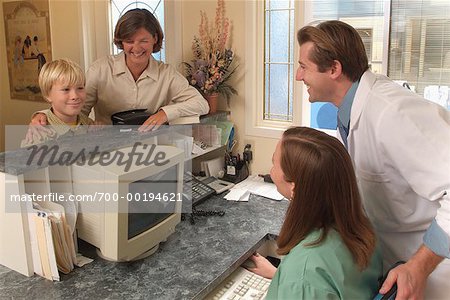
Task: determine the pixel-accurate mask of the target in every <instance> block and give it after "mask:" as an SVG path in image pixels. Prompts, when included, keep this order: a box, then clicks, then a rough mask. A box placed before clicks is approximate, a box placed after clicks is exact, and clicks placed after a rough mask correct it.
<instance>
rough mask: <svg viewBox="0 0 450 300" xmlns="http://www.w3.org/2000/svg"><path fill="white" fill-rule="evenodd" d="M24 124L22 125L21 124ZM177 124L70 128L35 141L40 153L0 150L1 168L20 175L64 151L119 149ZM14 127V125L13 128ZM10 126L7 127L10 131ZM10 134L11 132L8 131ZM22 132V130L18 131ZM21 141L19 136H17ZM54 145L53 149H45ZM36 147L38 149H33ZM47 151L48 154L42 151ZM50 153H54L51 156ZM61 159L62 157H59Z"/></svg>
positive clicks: (164, 132) (19, 149)
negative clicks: (155, 127)
mask: <svg viewBox="0 0 450 300" xmlns="http://www.w3.org/2000/svg"><path fill="white" fill-rule="evenodd" d="M21 127H23V126H21ZM179 127H180V126H162V127H161V128H160V129H159V130H157V131H150V132H139V131H138V130H137V129H138V128H139V126H105V127H104V128H102V129H99V130H93V131H90V132H87V133H85V134H76V133H74V132H72V131H69V132H68V133H67V134H65V135H62V136H60V137H58V138H57V139H55V140H50V141H48V142H46V143H42V144H37V145H36V146H37V147H38V148H37V149H42V150H39V152H37V153H39V154H36V155H34V154H32V153H33V149H32V148H31V147H25V148H18V149H15V150H12V151H6V152H2V153H0V172H4V173H8V174H12V175H20V174H23V173H26V172H27V171H31V170H36V169H40V168H45V167H47V166H49V165H51V164H52V161H53V163H54V162H58V161H59V158H60V157H64V153H70V154H71V157H73V158H75V157H76V156H77V155H78V154H79V153H81V152H82V153H84V154H86V158H87V159H88V158H89V157H90V155H91V154H99V153H100V152H107V151H111V150H115V149H119V148H122V147H125V146H132V145H133V144H134V143H136V142H141V141H144V140H147V139H150V138H153V137H155V136H158V135H160V134H170V133H171V132H174V131H176V130H177V128H179ZM13 129H14V128H13ZM13 129H10V130H11V131H12V130H13ZM9 135H12V133H10V134H9ZM21 136H23V134H22V135H21ZM19 141H20V140H19ZM53 148H55V149H57V150H56V151H55V152H53V151H47V150H49V149H50V150H51V149H53ZM36 151H37V150H36ZM46 152H48V154H47V155H42V158H43V159H42V160H40V157H41V154H42V153H46ZM52 153H55V155H54V157H53V158H52V156H53V155H52ZM65 157H66V158H67V156H65ZM62 160H64V159H62Z"/></svg>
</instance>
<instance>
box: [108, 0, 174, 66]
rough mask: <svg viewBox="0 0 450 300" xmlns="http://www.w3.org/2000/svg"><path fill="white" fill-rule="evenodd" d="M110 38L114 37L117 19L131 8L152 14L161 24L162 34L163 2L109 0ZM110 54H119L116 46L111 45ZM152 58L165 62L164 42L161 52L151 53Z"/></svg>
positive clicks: (159, 0)
mask: <svg viewBox="0 0 450 300" xmlns="http://www.w3.org/2000/svg"><path fill="white" fill-rule="evenodd" d="M110 8H111V29H112V32H111V36H114V28H115V26H116V24H117V21H118V20H119V18H120V17H121V16H122V15H123V14H124V13H125V12H127V11H128V10H130V9H133V8H145V9H147V10H149V11H150V12H152V13H153V14H154V15H155V17H156V18H157V19H158V21H159V23H160V24H161V27H162V29H163V32H164V33H165V27H164V1H163V0H140V1H137V0H111V5H110ZM111 47H112V53H113V54H118V53H119V52H120V50H119V49H117V47H116V45H114V43H112V45H111ZM153 57H154V58H155V59H157V60H161V61H165V60H166V56H165V40H164V42H163V46H162V49H161V51H159V52H158V53H153Z"/></svg>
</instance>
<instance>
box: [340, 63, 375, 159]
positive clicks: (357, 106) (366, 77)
mask: <svg viewBox="0 0 450 300" xmlns="http://www.w3.org/2000/svg"><path fill="white" fill-rule="evenodd" d="M375 80H376V75H375V74H374V73H372V71H370V70H367V71H366V72H364V74H363V75H362V76H361V78H360V80H359V85H358V88H357V89H356V93H355V97H354V99H353V104H352V107H351V113H350V130H349V133H348V138H347V143H348V144H347V145H348V146H347V148H348V149H349V151H350V152H351V151H352V150H351V149H352V148H351V146H352V141H353V131H354V130H355V129H356V128H357V127H358V122H359V119H360V117H361V113H362V111H363V110H364V106H365V105H366V98H367V96H368V95H369V92H370V90H371V88H372V86H373V85H374V84H375Z"/></svg>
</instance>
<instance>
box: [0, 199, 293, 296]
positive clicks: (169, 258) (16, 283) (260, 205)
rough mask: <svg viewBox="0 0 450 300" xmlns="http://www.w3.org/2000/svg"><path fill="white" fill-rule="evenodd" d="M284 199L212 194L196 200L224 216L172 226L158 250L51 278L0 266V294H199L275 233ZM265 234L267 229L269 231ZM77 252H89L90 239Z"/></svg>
mask: <svg viewBox="0 0 450 300" xmlns="http://www.w3.org/2000/svg"><path fill="white" fill-rule="evenodd" d="M287 205H288V202H287V201H284V200H283V201H281V202H277V201H273V200H268V199H265V198H262V197H258V196H251V198H250V200H249V202H230V201H226V200H224V199H223V198H222V197H220V196H214V197H212V198H211V199H209V200H207V201H206V202H204V203H202V204H201V205H199V206H198V208H199V209H204V210H224V211H225V215H224V216H223V217H219V216H210V217H197V218H196V222H195V224H194V225H192V224H191V223H190V221H189V219H186V220H184V221H182V222H181V223H180V224H178V225H177V227H176V232H175V233H174V234H172V235H171V236H170V237H169V238H168V239H167V241H166V242H165V243H162V244H161V245H160V248H159V249H158V251H157V252H156V253H155V254H153V255H151V256H149V257H147V258H145V259H143V260H140V261H135V262H129V263H114V262H109V261H106V260H103V259H101V258H95V260H94V262H92V263H90V264H88V265H85V266H84V267H82V268H76V269H75V270H74V271H72V272H71V273H70V274H68V275H62V276H61V281H60V282H51V281H48V280H45V279H44V278H41V277H39V276H37V275H35V276H33V277H26V276H23V275H21V274H19V273H17V272H15V271H12V270H10V269H8V268H6V267H3V266H0V282H1V288H0V298H8V297H12V298H33V299H34V298H44V299H74V298H75V299H103V298H110V299H126V298H133V299H202V298H204V297H205V296H206V295H207V294H208V293H209V292H210V291H212V290H213V289H214V288H215V287H216V286H217V285H219V284H220V282H221V281H222V280H223V279H225V278H226V277H227V276H228V275H229V274H231V273H232V272H233V271H234V270H235V269H236V268H237V267H238V266H239V265H241V264H242V263H243V262H244V261H245V260H246V259H247V258H248V257H249V256H250V255H251V254H252V253H253V251H254V249H256V248H257V247H256V246H257V244H258V242H259V241H261V240H262V239H264V238H265V237H266V238H272V237H273V236H272V235H276V234H278V232H279V230H280V228H281V224H282V221H283V219H284V214H285V211H286V208H287ZM268 234H269V235H268ZM80 250H81V251H80V252H83V254H84V255H86V256H90V257H94V256H95V255H96V254H95V251H93V250H94V249H93V248H92V247H89V245H80Z"/></svg>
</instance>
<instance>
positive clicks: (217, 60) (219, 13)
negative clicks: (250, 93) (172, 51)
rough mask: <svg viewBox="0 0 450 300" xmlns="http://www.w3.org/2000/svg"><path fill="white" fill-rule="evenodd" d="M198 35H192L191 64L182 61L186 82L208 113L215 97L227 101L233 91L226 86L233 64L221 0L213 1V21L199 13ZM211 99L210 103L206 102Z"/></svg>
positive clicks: (214, 108)
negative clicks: (203, 103) (214, 13)
mask: <svg viewBox="0 0 450 300" xmlns="http://www.w3.org/2000/svg"><path fill="white" fill-rule="evenodd" d="M200 16H201V21H200V26H199V35H198V36H194V41H193V42H192V51H193V54H194V59H193V60H192V63H187V62H183V67H184V73H185V76H186V78H187V80H188V81H189V83H190V84H191V85H192V86H194V87H196V88H197V89H198V90H199V91H200V92H201V93H202V94H203V95H205V98H206V100H208V102H209V106H210V112H211V113H212V112H215V111H216V110H217V96H218V95H219V94H220V95H221V96H222V97H223V98H225V99H226V100H227V104H228V105H229V101H230V99H231V96H232V95H237V90H236V89H235V88H234V87H233V86H231V85H230V83H229V80H230V77H231V76H232V75H233V73H234V72H235V70H236V68H237V65H235V63H233V61H234V53H233V51H232V50H231V49H230V47H228V46H227V44H228V40H229V36H230V20H229V19H228V18H227V17H225V1H224V0H217V9H216V17H215V19H214V20H215V22H214V23H211V22H209V20H208V17H207V15H206V13H205V12H203V11H201V12H200ZM210 101H211V102H210Z"/></svg>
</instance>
